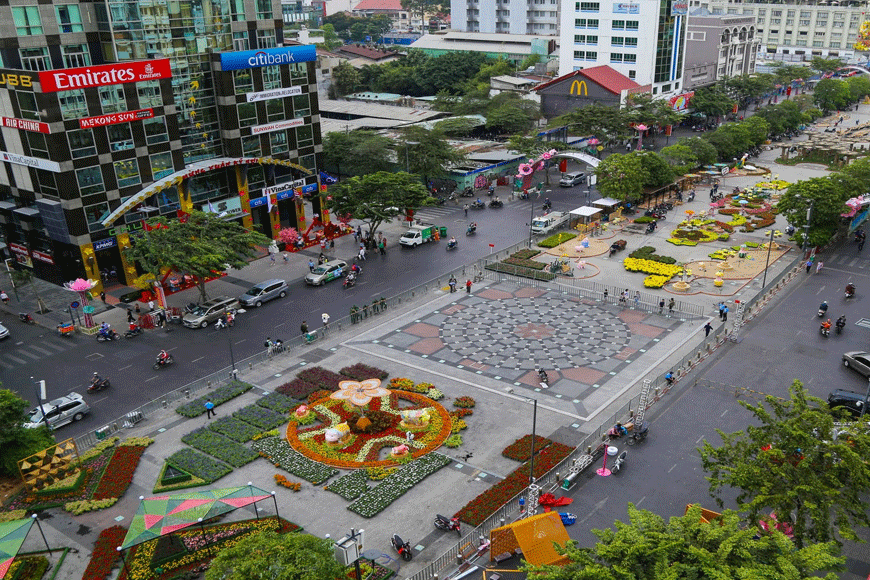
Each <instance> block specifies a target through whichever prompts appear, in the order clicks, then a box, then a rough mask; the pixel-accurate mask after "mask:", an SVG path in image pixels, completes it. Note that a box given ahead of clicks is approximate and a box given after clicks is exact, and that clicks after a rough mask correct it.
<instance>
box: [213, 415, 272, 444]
mask: <svg viewBox="0 0 870 580" xmlns="http://www.w3.org/2000/svg"><path fill="white" fill-rule="evenodd" d="M235 415H236V413H233V417H218V418H217V419H215V420H214V421H212V422H211V423H209V424H208V428H209V429H211V430H212V431H214V432H215V433H220V434H221V435H225V436H227V437H229V438H230V439H232V440H233V441H235V442H237V443H244V442H245V441H250V440H251V437H253V436H254V435H256V434H257V433H260V432H262V431H263V429H260V428H258V427H255V426H254V425H252V424H250V423H247V422H245V421H243V420H241V419H237V418H236V417H235Z"/></svg>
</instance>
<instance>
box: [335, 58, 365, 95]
mask: <svg viewBox="0 0 870 580" xmlns="http://www.w3.org/2000/svg"><path fill="white" fill-rule="evenodd" d="M359 85H360V73H359V71H357V70H356V68H354V67H353V65H351V64H350V63H347V62H341V63H339V64H337V65H336V66H335V67H333V69H332V86H333V87H335V91H336V93H337V94H338V96H342V95H349V94H350V93H352V92H354V91H356V90H357V88H358V87H359Z"/></svg>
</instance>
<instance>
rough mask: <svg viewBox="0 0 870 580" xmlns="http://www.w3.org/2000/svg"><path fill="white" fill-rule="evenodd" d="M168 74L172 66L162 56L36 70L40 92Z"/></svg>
mask: <svg viewBox="0 0 870 580" xmlns="http://www.w3.org/2000/svg"><path fill="white" fill-rule="evenodd" d="M170 77H172V69H171V68H170V66H169V59H168V58H163V59H159V60H148V61H137V62H125V63H123V64H105V65H99V66H88V67H81V68H65V69H60V70H49V71H42V72H40V73H39V85H40V86H41V87H42V92H43V93H57V92H61V91H72V90H74V89H86V88H89V87H103V86H106V85H121V84H125V83H138V82H141V81H153V80H158V79H168V78H170Z"/></svg>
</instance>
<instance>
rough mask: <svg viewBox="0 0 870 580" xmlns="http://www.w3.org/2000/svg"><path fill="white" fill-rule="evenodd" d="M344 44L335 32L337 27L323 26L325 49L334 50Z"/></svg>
mask: <svg viewBox="0 0 870 580" xmlns="http://www.w3.org/2000/svg"><path fill="white" fill-rule="evenodd" d="M342 44H344V43H343V42H342V41H341V39H340V38H339V37H338V34H336V32H335V27H334V26H333V25H332V24H324V25H323V44H322V46H323V48H325V49H326V50H334V49H336V48H338V47H339V46H341V45H342Z"/></svg>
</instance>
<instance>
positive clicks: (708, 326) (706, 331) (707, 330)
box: [704, 321, 713, 338]
mask: <svg viewBox="0 0 870 580" xmlns="http://www.w3.org/2000/svg"><path fill="white" fill-rule="evenodd" d="M711 330H713V325H712V324H710V322H709V321H708V322H707V324H705V325H704V338H707V337H708V336H710V331H711Z"/></svg>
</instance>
